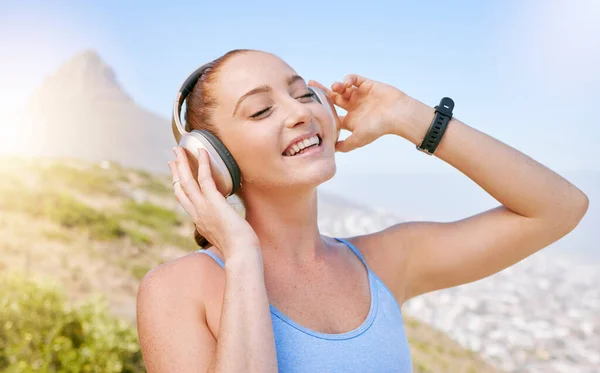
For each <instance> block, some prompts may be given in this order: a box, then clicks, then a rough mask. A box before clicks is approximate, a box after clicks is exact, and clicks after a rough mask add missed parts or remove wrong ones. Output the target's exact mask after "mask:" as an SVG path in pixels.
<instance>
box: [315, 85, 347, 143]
mask: <svg viewBox="0 0 600 373" xmlns="http://www.w3.org/2000/svg"><path fill="white" fill-rule="evenodd" d="M308 89H309V90H310V91H311V92H313V93H314V94H315V99H316V100H317V101H318V102H319V103H320V104H321V105H323V106H324V107H325V109H326V110H327V112H328V113H329V116H330V117H331V123H332V124H333V132H332V133H333V138H334V144H335V142H337V140H338V139H339V137H340V129H341V123H340V118H339V116H338V114H337V111H336V110H335V106H334V104H333V102H332V101H331V99H330V98H329V96H328V95H327V92H325V91H324V90H323V89H321V88H319V87H312V86H311V87H308Z"/></svg>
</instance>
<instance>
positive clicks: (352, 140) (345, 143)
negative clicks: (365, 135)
mask: <svg viewBox="0 0 600 373" xmlns="http://www.w3.org/2000/svg"><path fill="white" fill-rule="evenodd" d="M361 146H362V144H361V143H360V141H359V139H358V136H356V135H355V134H352V135H350V136H348V137H347V138H346V139H344V140H341V141H338V142H337V143H336V144H335V151H337V152H342V153H347V152H349V151H351V150H354V149H356V148H359V147H361Z"/></svg>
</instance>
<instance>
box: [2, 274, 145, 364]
mask: <svg viewBox="0 0 600 373" xmlns="http://www.w3.org/2000/svg"><path fill="white" fill-rule="evenodd" d="M0 320H1V321H0V371H2V372H5V373H29V372H48V373H53V372H73V373H74V372H89V373H96V372H97V373H112V372H114V373H117V372H125V373H138V372H140V373H141V372H144V371H145V369H144V365H143V360H142V355H141V352H140V349H139V346H138V341H137V335H136V331H135V329H133V328H132V327H130V326H129V325H127V324H126V323H125V322H123V321H121V320H118V319H116V318H115V317H113V316H111V315H110V314H109V312H108V310H107V308H106V304H105V303H104V302H103V301H102V299H100V298H96V299H92V300H88V301H86V302H85V303H82V304H81V305H79V306H77V307H70V306H69V305H68V303H67V302H66V298H65V295H64V294H63V292H62V290H61V289H60V288H59V287H57V286H54V285H49V284H48V281H38V280H30V279H26V278H24V277H23V276H21V275H15V274H11V275H7V274H3V275H2V276H0Z"/></svg>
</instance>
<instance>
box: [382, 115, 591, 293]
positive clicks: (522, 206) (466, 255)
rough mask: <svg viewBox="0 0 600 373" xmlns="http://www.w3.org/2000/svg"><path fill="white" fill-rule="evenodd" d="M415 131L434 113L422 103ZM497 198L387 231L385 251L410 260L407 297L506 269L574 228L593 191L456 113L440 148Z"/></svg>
mask: <svg viewBox="0 0 600 373" xmlns="http://www.w3.org/2000/svg"><path fill="white" fill-rule="evenodd" d="M418 118H419V119H418V120H415V122H414V128H413V129H412V131H409V132H407V133H405V136H406V138H407V139H409V140H410V141H411V142H412V143H413V144H417V143H419V144H420V141H421V139H422V138H423V136H424V135H425V132H427V128H428V124H429V122H431V118H433V109H432V108H429V107H426V106H425V105H423V109H422V111H421V114H419V115H418ZM434 154H435V156H436V157H438V158H440V159H442V160H444V161H445V162H447V163H449V164H451V165H452V166H454V167H455V168H456V169H458V170H459V171H461V172H462V173H464V174H465V175H466V176H468V177H469V178H470V179H471V180H473V181H474V182H475V183H477V184H478V185H479V186H480V187H482V188H483V189H484V190H485V191H486V192H488V193H489V194H490V195H491V196H492V197H494V198H495V199H496V200H498V201H499V203H500V204H501V205H500V206H498V207H496V208H493V209H490V210H488V211H485V212H482V213H480V214H477V215H474V216H471V217H467V218H465V219H462V220H459V221H455V222H449V223H439V222H409V223H403V224H398V225H396V226H393V227H391V228H389V229H387V230H385V231H384V232H382V233H381V235H382V236H383V237H382V240H384V241H385V242H386V243H385V245H384V247H383V251H382V252H386V254H384V255H390V256H392V257H395V258H396V260H399V258H398V257H403V259H402V260H404V261H405V262H404V263H405V274H406V278H405V279H404V281H403V282H402V284H403V285H405V286H406V289H405V297H406V298H405V299H409V298H411V297H414V296H416V295H418V294H422V293H426V292H429V291H432V290H437V289H443V288H447V287H451V286H456V285H460V284H464V283H468V282H472V281H475V280H478V279H481V278H484V277H487V276H489V275H491V274H494V273H496V272H498V271H501V270H502V269H505V268H507V267H509V266H511V265H513V264H515V263H517V262H519V261H521V260H523V259H524V258H526V257H528V256H530V255H532V254H533V253H535V252H536V251H538V250H540V249H542V248H544V247H547V246H548V245H550V244H551V243H553V242H555V241H557V240H559V239H560V238H562V237H563V236H565V235H566V234H568V233H569V232H571V231H572V230H573V229H574V228H575V227H576V226H577V225H578V223H579V221H580V220H581V219H582V218H583V216H584V215H585V213H586V211H587V209H588V204H589V202H588V198H587V196H586V195H585V194H584V193H583V192H582V191H581V190H579V189H578V188H577V187H575V186H574V185H573V184H571V183H570V182H569V181H567V180H565V179H564V178H563V177H561V176H560V175H558V174H556V173H555V172H553V171H552V170H550V169H548V168H547V167H545V166H543V165H542V164H540V163H538V162H536V161H535V160H533V159H531V158H530V157H528V156H527V155H525V154H523V153H521V152H519V151H518V150H516V149H514V148H512V147H510V146H508V145H506V144H504V143H502V142H501V141H498V140H497V139H495V138H493V137H491V136H488V135H486V134H485V133H483V132H481V131H478V130H476V129H474V128H472V127H470V126H468V125H466V124H464V123H462V122H461V121H460V120H458V119H452V120H451V122H450V123H449V126H448V128H447V130H446V133H445V134H444V137H443V138H442V141H441V143H440V145H439V146H438V148H437V150H436V152H435V153H434Z"/></svg>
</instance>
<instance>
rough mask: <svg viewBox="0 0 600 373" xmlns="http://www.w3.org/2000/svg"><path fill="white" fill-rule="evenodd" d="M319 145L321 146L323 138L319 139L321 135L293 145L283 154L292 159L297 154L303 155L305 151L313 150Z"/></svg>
mask: <svg viewBox="0 0 600 373" xmlns="http://www.w3.org/2000/svg"><path fill="white" fill-rule="evenodd" d="M319 145H321V138H320V137H319V135H313V136H311V137H309V138H305V139H303V140H300V141H297V142H295V143H293V144H292V145H290V146H288V148H287V149H286V150H285V152H283V155H285V156H288V157H292V156H294V155H296V154H302V153H303V152H304V149H308V148H312V147H314V146H319Z"/></svg>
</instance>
